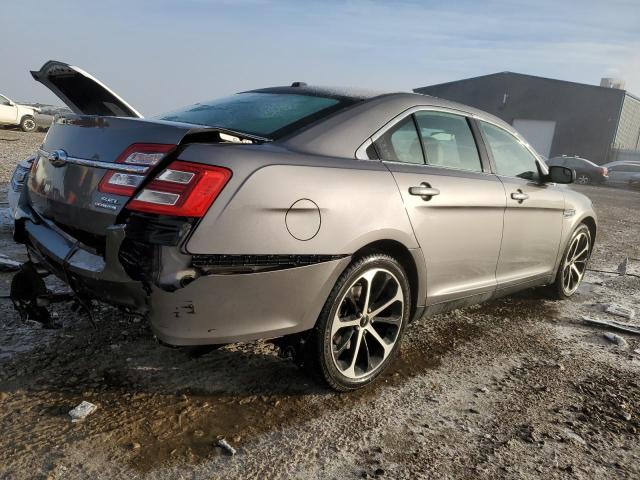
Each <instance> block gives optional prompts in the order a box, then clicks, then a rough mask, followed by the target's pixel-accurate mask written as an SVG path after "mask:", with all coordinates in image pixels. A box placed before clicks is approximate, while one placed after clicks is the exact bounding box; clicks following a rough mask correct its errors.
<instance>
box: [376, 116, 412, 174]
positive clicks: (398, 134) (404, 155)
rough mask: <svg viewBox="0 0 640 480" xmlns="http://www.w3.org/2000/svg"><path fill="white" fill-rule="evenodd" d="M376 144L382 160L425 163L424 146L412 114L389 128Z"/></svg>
mask: <svg viewBox="0 0 640 480" xmlns="http://www.w3.org/2000/svg"><path fill="white" fill-rule="evenodd" d="M374 145H375V146H376V150H377V151H378V155H379V157H380V158H381V159H382V160H391V161H393V162H404V163H417V164H421V165H422V164H424V156H423V155H422V146H421V145H420V139H419V138H418V132H417V130H416V126H415V124H414V123H413V117H412V116H411V115H410V116H408V117H407V118H405V119H404V120H402V121H401V122H399V123H397V124H396V125H394V126H393V127H392V128H390V129H389V130H387V131H386V132H385V133H384V135H382V136H381V137H380V138H378V140H376V141H375V143H374Z"/></svg>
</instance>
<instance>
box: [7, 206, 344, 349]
mask: <svg viewBox="0 0 640 480" xmlns="http://www.w3.org/2000/svg"><path fill="white" fill-rule="evenodd" d="M16 237H17V240H18V241H20V242H21V243H25V244H26V245H27V248H28V250H29V252H30V253H31V255H32V257H33V258H34V260H36V261H37V262H39V263H40V264H41V265H42V266H43V267H45V269H46V270H48V271H50V272H52V273H53V274H55V275H56V276H57V277H59V278H60V279H61V280H63V281H64V282H65V283H67V284H68V285H69V286H70V287H71V288H72V289H73V290H74V292H76V293H77V294H78V295H81V296H84V297H88V298H94V299H97V300H99V301H104V302H106V303H110V304H113V305H116V306H120V307H126V308H127V309H129V310H130V311H133V312H135V313H138V314H141V315H145V316H147V317H148V318H149V320H150V322H151V327H152V330H153V332H154V334H155V335H156V336H157V337H158V339H159V340H161V341H163V342H165V343H168V344H171V345H206V344H217V343H218V344H219V343H230V342H237V341H249V340H255V339H260V338H274V337H279V336H282V335H286V334H291V333H297V332H302V331H305V330H309V329H311V328H313V325H314V324H315V321H316V319H317V318H318V315H319V314H320V311H321V310H322V307H323V305H324V302H325V300H326V299H327V297H328V296H329V293H330V291H331V289H332V288H333V285H334V284H335V282H336V280H337V277H338V276H339V274H340V273H341V272H342V270H343V269H344V268H345V267H346V265H347V264H348V263H349V261H350V257H348V256H344V257H343V258H336V259H331V260H325V261H320V262H318V263H313V264H308V265H304V266H292V267H287V268H281V269H276V270H271V271H259V272H244V273H228V272H225V273H224V274H211V273H208V274H203V275H201V276H199V277H197V278H196V279H195V280H193V281H192V282H190V283H188V284H186V285H184V286H181V287H180V288H177V289H175V290H174V291H167V290H166V289H161V288H158V286H156V285H154V284H151V285H145V284H144V282H142V281H140V280H134V279H132V278H131V276H130V275H129V273H131V272H129V273H127V269H126V268H125V267H124V266H123V265H122V262H121V260H120V256H119V254H120V250H121V248H122V245H123V242H124V241H125V240H126V232H125V225H114V226H113V227H110V228H109V229H108V231H107V234H106V238H105V244H104V252H103V253H99V252H96V251H94V250H93V249H91V248H90V247H87V246H85V245H83V244H82V243H80V242H79V241H78V240H76V239H74V238H73V237H71V236H70V235H68V234H67V233H66V232H64V231H62V230H60V229H59V228H58V227H57V226H56V225H54V224H52V223H51V222H49V221H47V220H44V219H39V218H37V219H36V218H33V217H31V218H24V217H23V218H20V219H19V220H16Z"/></svg>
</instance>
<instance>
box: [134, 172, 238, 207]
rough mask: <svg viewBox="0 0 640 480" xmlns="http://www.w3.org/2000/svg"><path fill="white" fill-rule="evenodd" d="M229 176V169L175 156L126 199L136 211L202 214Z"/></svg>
mask: <svg viewBox="0 0 640 480" xmlns="http://www.w3.org/2000/svg"><path fill="white" fill-rule="evenodd" d="M230 178H231V170H228V169H226V168H222V167H213V166H210V165H202V164H199V163H191V162H183V161H179V160H176V161H174V162H172V163H171V164H170V165H169V166H168V167H167V168H166V169H164V170H163V171H162V172H160V174H159V175H158V176H156V177H155V178H154V179H153V180H152V181H150V182H149V183H148V184H147V185H145V187H144V188H143V189H142V190H141V191H140V192H139V193H138V195H136V197H135V198H134V199H133V200H131V201H130V202H129V204H128V205H127V208H128V209H129V210H135V211H138V212H147V213H158V214H162V215H174V216H179V217H202V216H203V215H204V214H205V213H206V212H207V210H208V209H209V207H210V206H211V204H212V203H213V201H214V200H215V199H216V197H217V196H218V194H219V193H220V191H221V190H222V189H223V188H224V186H225V185H226V184H227V182H228V181H229V179H230Z"/></svg>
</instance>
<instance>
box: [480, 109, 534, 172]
mask: <svg viewBox="0 0 640 480" xmlns="http://www.w3.org/2000/svg"><path fill="white" fill-rule="evenodd" d="M480 128H481V130H482V133H483V134H484V136H485V138H486V139H487V143H488V144H489V148H490V150H491V154H492V155H493V160H494V162H495V164H496V173H497V174H498V175H501V176H504V177H520V178H524V179H527V180H537V179H539V178H540V171H539V170H538V162H537V161H536V157H534V156H533V154H532V153H531V152H530V151H529V149H528V148H526V147H525V146H524V145H523V144H522V143H520V141H519V140H518V139H517V138H516V137H515V136H513V135H511V134H510V133H509V132H507V131H506V130H503V129H502V128H499V127H496V126H495V125H491V124H490V123H486V122H482V121H481V122H480Z"/></svg>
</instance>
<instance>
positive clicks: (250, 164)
mask: <svg viewBox="0 0 640 480" xmlns="http://www.w3.org/2000/svg"><path fill="white" fill-rule="evenodd" d="M180 158H181V159H184V160H188V161H196V162H204V163H211V164H215V165H220V166H225V167H227V168H230V169H231V170H232V171H233V176H232V178H231V180H230V182H229V184H228V185H227V186H226V187H225V189H224V190H223V192H222V193H221V195H220V196H219V197H218V199H217V200H216V201H215V203H214V204H213V206H212V208H211V209H210V210H209V212H208V213H207V214H206V216H205V217H204V218H203V219H202V221H201V222H200V223H199V225H198V227H197V228H196V230H195V232H194V233H193V234H192V236H191V238H190V239H189V241H188V243H187V245H186V250H187V251H188V252H189V253H192V254H330V255H337V254H352V253H354V252H355V251H356V250H358V249H359V248H361V247H362V246H364V245H367V244H368V243H370V242H373V241H376V240H382V239H389V240H395V241H398V242H400V243H402V244H403V245H405V246H406V247H407V248H409V249H412V248H417V247H418V244H417V242H416V240H415V237H414V235H413V230H412V228H411V225H410V223H409V220H408V217H407V214H406V211H405V208H404V205H403V203H402V199H401V197H400V194H399V192H398V188H397V186H396V184H395V181H394V180H393V177H392V175H391V174H390V172H389V171H388V170H387V169H386V167H385V166H384V165H382V164H381V163H380V162H377V161H364V160H355V159H339V158H332V157H319V156H310V155H302V154H295V153H291V152H288V151H286V150H284V149H279V148H278V147H275V146H262V149H260V147H256V146H251V147H246V148H245V147H238V146H211V145H191V146H189V147H187V148H186V149H185V150H184V152H183V153H182V154H181V156H180ZM309 200H310V201H311V202H312V203H311V202H308V201H309ZM300 201H302V202H300ZM296 202H299V203H297V204H296ZM294 204H296V205H295V206H294ZM314 204H315V205H316V206H317V208H316V207H315V206H314ZM292 207H293V208H292ZM293 219H295V221H292V220H293ZM316 222H317V227H318V228H317V232H316V233H315V234H313V231H314V230H315V227H313V225H315V224H316ZM296 224H297V225H300V224H302V225H303V226H304V225H306V226H305V227H304V228H302V230H303V231H304V232H309V231H310V232H311V233H309V234H304V235H299V234H297V233H296V232H295V225H296ZM292 225H293V228H292ZM307 227H309V228H307ZM292 230H294V231H292ZM304 232H303V233H304ZM312 234H313V235H312Z"/></svg>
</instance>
